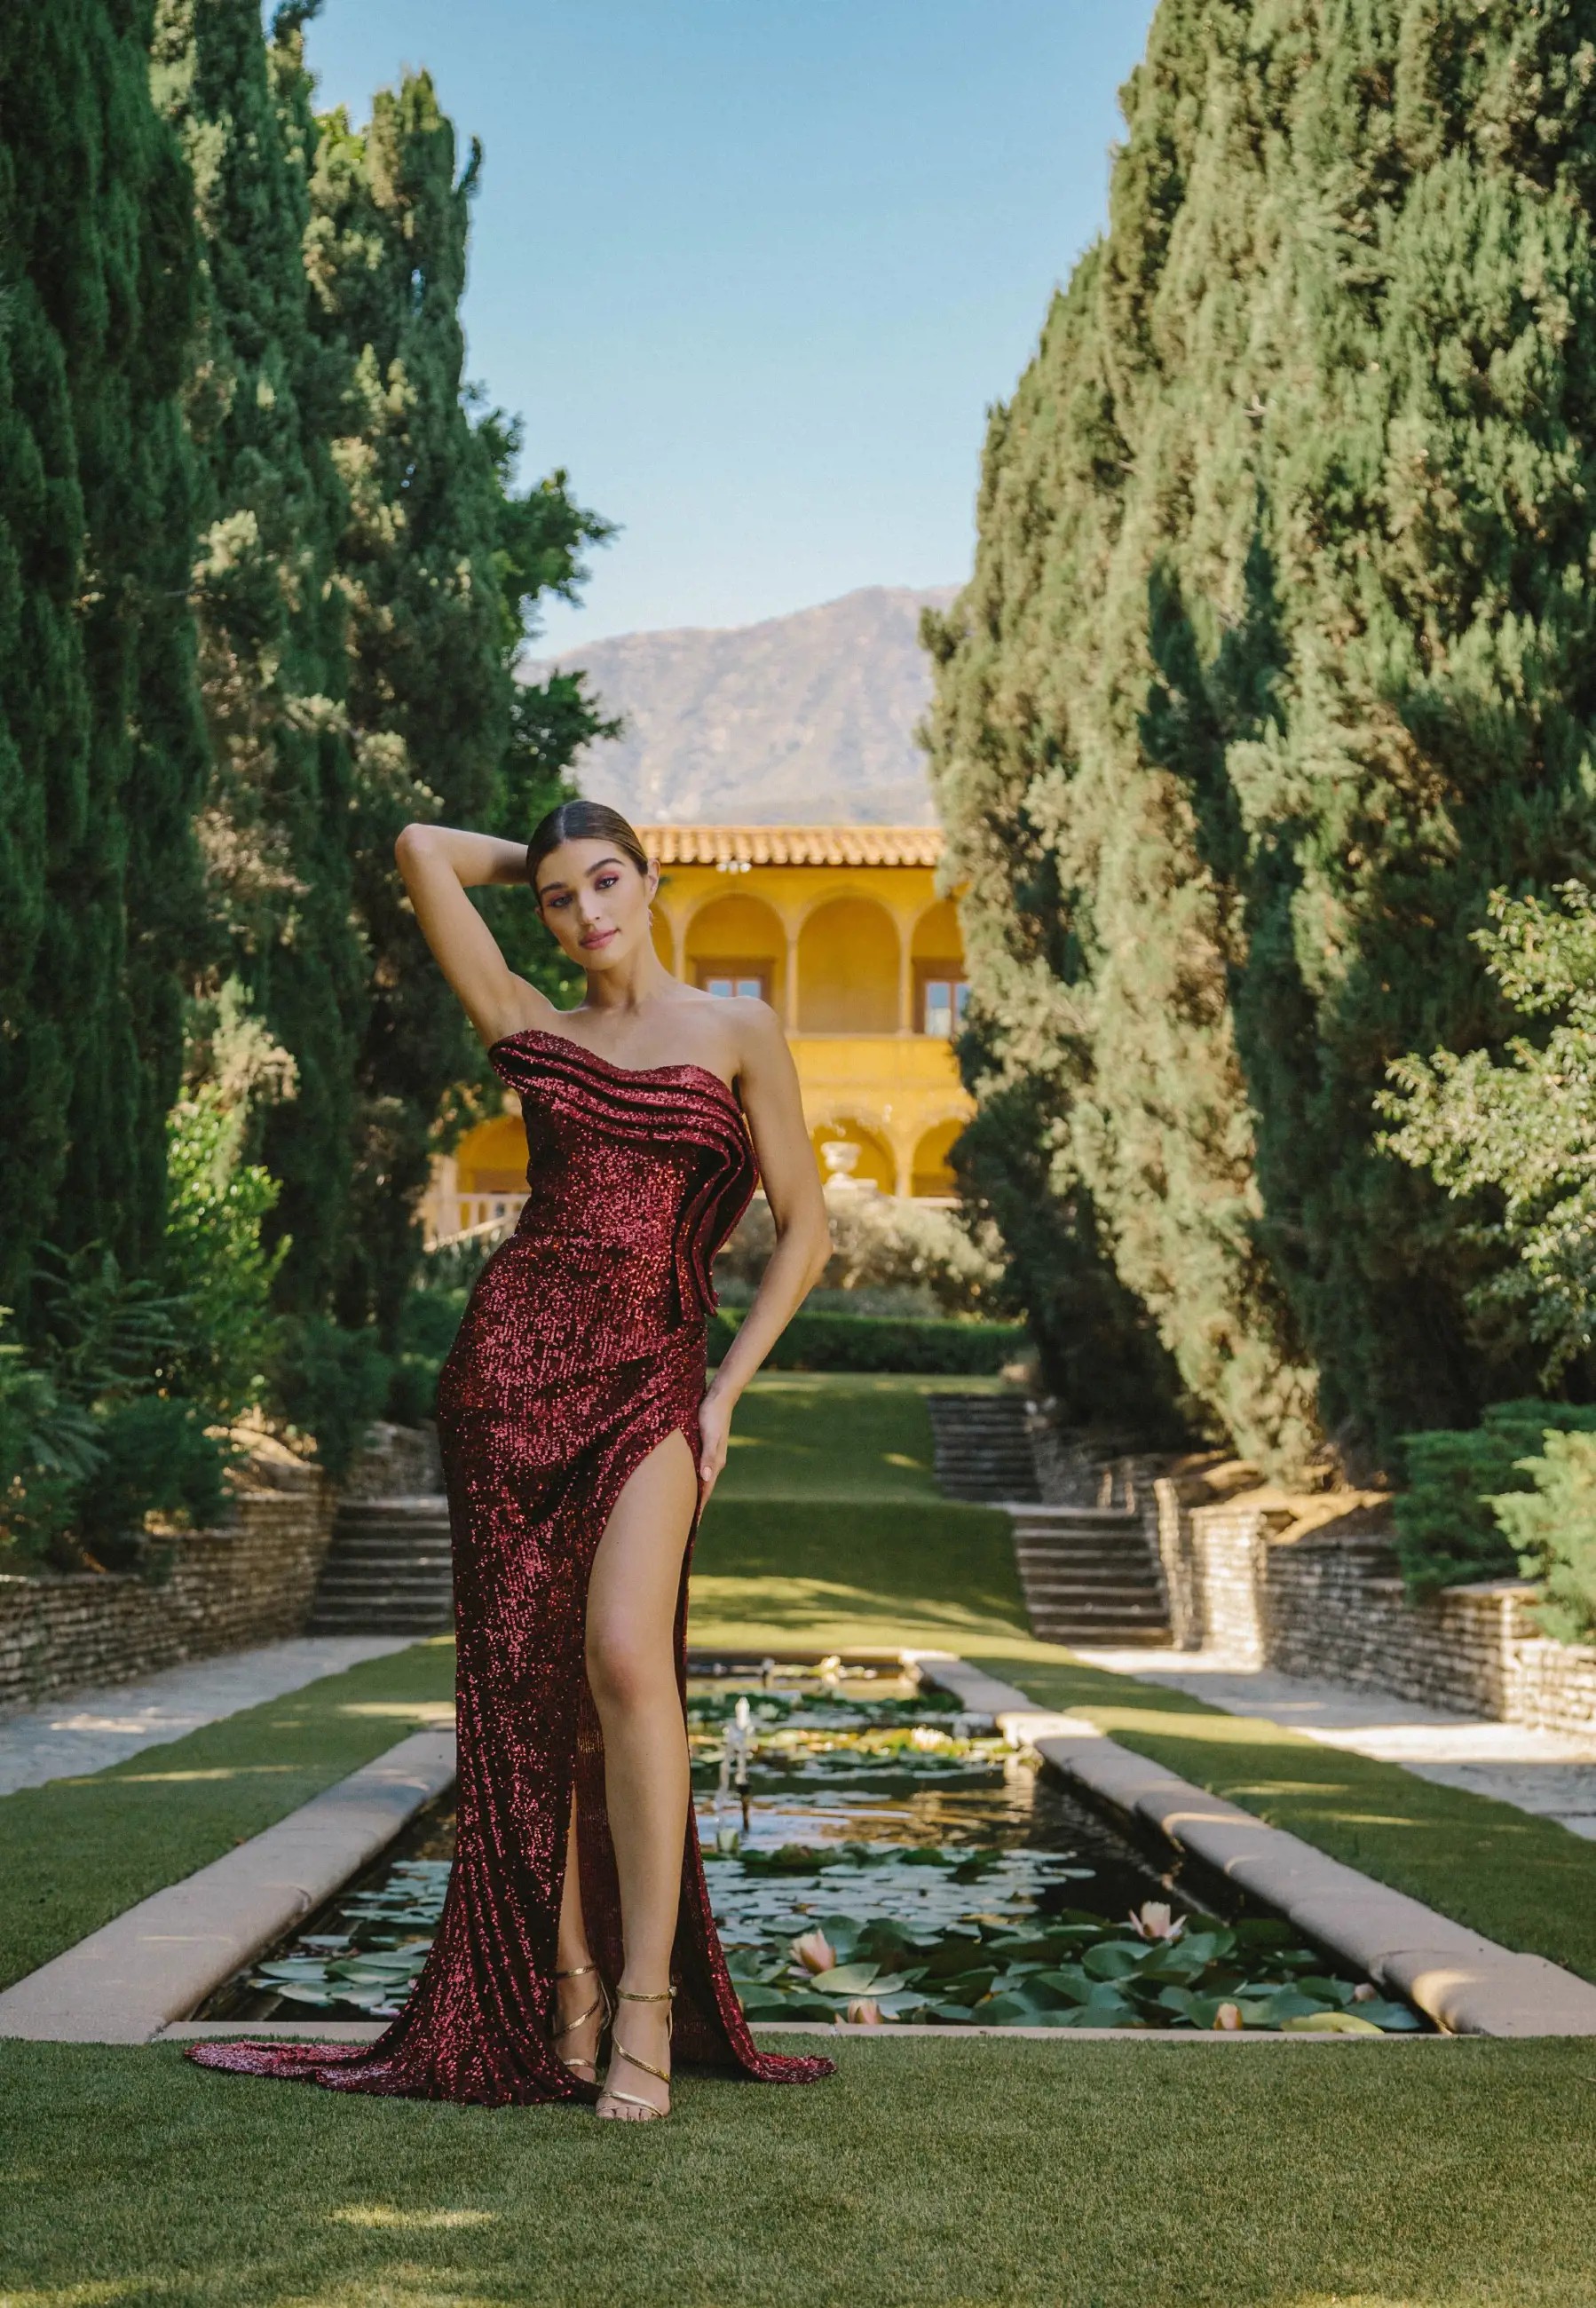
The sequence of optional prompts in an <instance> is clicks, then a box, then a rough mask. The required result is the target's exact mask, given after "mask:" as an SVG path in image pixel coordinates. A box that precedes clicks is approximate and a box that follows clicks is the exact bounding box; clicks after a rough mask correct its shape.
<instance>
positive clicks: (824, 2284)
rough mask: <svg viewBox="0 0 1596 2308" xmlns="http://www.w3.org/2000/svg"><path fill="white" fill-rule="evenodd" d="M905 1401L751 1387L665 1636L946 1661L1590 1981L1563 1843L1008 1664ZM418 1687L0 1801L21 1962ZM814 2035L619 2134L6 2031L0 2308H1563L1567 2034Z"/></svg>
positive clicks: (281, 1792) (301, 1777) (1581, 2058)
mask: <svg viewBox="0 0 1596 2308" xmlns="http://www.w3.org/2000/svg"><path fill="white" fill-rule="evenodd" d="M927 1383H929V1382H919V1381H911V1382H893V1381H883V1380H876V1379H867V1378H861V1379H846V1380H825V1379H820V1378H808V1377H798V1376H792V1377H789V1376H785V1375H783V1376H781V1377H776V1378H772V1380H770V1381H768V1382H764V1383H763V1384H762V1385H759V1386H757V1387H756V1388H755V1390H754V1391H753V1392H752V1393H751V1394H750V1395H749V1396H748V1397H747V1398H746V1399H745V1401H744V1403H743V1404H742V1406H741V1408H740V1410H739V1416H738V1441H737V1446H736V1450H735V1451H734V1455H733V1458H732V1461H731V1464H730V1466H729V1469H728V1474H727V1477H726V1478H725V1480H724V1482H723V1483H722V1485H721V1486H720V1490H719V1494H718V1495H717V1497H716V1498H715V1499H714V1501H713V1502H712V1505H711V1508H710V1510H709V1512H708V1514H707V1515H706V1517H705V1520H704V1529H703V1536H702V1540H701V1554H700V1575H699V1577H698V1579H697V1580H695V1615H694V1640H696V1641H701V1642H705V1643H721V1642H737V1643H738V1644H743V1643H747V1644H750V1645H757V1646H762V1647H763V1646H770V1647H777V1646H781V1645H794V1644H797V1643H800V1642H802V1643H805V1644H813V1645H815V1646H824V1647H827V1648H833V1647H841V1646H845V1645H853V1644H869V1645H873V1646H874V1645H892V1644H896V1643H902V1642H916V1643H920V1644H932V1643H935V1644H940V1645H943V1646H945V1647H946V1648H950V1649H961V1650H963V1651H965V1652H966V1653H967V1654H968V1655H971V1656H974V1657H979V1658H981V1659H982V1661H983V1662H984V1663H985V1664H987V1665H988V1666H990V1667H991V1668H992V1670H993V1671H994V1672H996V1673H999V1674H1002V1675H1005V1676H1006V1677H1008V1678H1009V1679H1010V1680H1011V1681H1014V1682H1017V1683H1019V1684H1022V1686H1023V1687H1024V1688H1026V1689H1027V1690H1028V1691H1030V1692H1031V1693H1032V1694H1033V1695H1034V1696H1035V1697H1036V1698H1037V1699H1038V1700H1039V1701H1040V1702H1042V1703H1044V1704H1047V1705H1069V1706H1071V1707H1078V1708H1080V1709H1082V1710H1083V1712H1085V1713H1087V1714H1089V1715H1091V1718H1092V1719H1094V1720H1095V1721H1097V1722H1099V1723H1100V1724H1102V1726H1103V1727H1105V1728H1106V1729H1109V1730H1111V1731H1112V1732H1113V1733H1114V1734H1115V1735H1117V1736H1118V1737H1121V1738H1123V1739H1125V1740H1126V1743H1127V1744H1131V1745H1134V1746H1136V1747H1138V1748H1140V1749H1142V1750H1143V1752H1145V1753H1154V1754H1157V1755H1159V1756H1160V1759H1161V1760H1164V1761H1169V1762H1170V1763H1171V1764H1172V1765H1173V1766H1174V1767H1175V1768H1177V1769H1178V1770H1181V1771H1183V1772H1185V1773H1186V1775H1187V1776H1189V1777H1191V1778H1195V1779H1197V1780H1199V1781H1200V1782H1202V1783H1203V1784H1206V1785H1208V1786H1211V1787H1220V1788H1222V1789H1223V1790H1224V1791H1225V1792H1226V1793H1228V1794H1229V1795H1232V1796H1234V1797H1235V1798H1236V1799H1237V1800H1238V1801H1240V1802H1243V1803H1246V1804H1249V1805H1250V1806H1251V1807H1252V1808H1254V1809H1255V1810H1257V1811H1259V1812H1262V1813H1265V1814H1266V1815H1267V1816H1269V1817H1272V1818H1279V1819H1281V1821H1282V1823H1284V1824H1287V1825H1290V1826H1292V1827H1294V1828H1296V1829H1297V1830H1298V1831H1299V1832H1301V1833H1304V1834H1307V1835H1309V1836H1310V1837H1311V1838H1312V1839H1314V1840H1315V1841H1316V1842H1319V1843H1321V1844H1323V1845H1324V1847H1326V1848H1329V1849H1333V1850H1336V1851H1338V1852H1341V1853H1343V1854H1344V1855H1345V1856H1349V1857H1352V1858H1355V1859H1357V1860H1358V1861H1359V1863H1360V1864H1364V1865H1366V1866H1367V1867H1368V1868H1369V1869H1370V1870H1371V1872H1373V1873H1378V1874H1383V1875H1385V1876H1386V1877H1387V1879H1388V1880H1391V1881H1393V1882H1404V1883H1405V1884H1406V1883H1411V1885H1412V1887H1413V1888H1415V1889H1421V1890H1423V1891H1424V1892H1425V1895H1426V1896H1429V1897H1433V1898H1434V1899H1436V1904H1437V1905H1440V1906H1442V1907H1445V1908H1447V1909H1449V1911H1451V1912H1453V1913H1457V1914H1463V1913H1468V1914H1469V1915H1470V1916H1471V1918H1472V1919H1473V1920H1477V1921H1480V1922H1481V1923H1484V1924H1485V1925H1486V1927H1487V1928H1490V1929H1492V1930H1494V1931H1495V1932H1497V1934H1498V1935H1499V1936H1501V1937H1503V1938H1505V1939H1508V1940H1510V1941H1511V1942H1514V1944H1520V1945H1525V1946H1537V1947H1543V1948H1544V1949H1545V1951H1547V1952H1549V1953H1556V1954H1558V1955H1559V1956H1560V1958H1561V1959H1563V1960H1566V1961H1573V1960H1574V1959H1575V1958H1576V1957H1580V1958H1581V1959H1582V1960H1584V1961H1585V1962H1586V1964H1587V1968H1588V1964H1589V1957H1590V1954H1591V1950H1590V1948H1589V1943H1588V1940H1587V1937H1586V1934H1587V1933H1588V1930H1589V1926H1588V1925H1586V1924H1585V1923H1584V1922H1583V1921H1582V1917H1583V1916H1591V1915H1592V1914H1596V1848H1593V1847H1592V1846H1590V1845H1588V1844H1583V1843H1581V1842H1580V1841H1579V1840H1578V1839H1576V1838H1574V1837H1573V1836H1570V1835H1567V1834H1566V1831H1565V1830H1561V1829H1556V1828H1551V1827H1548V1826H1546V1825H1544V1824H1542V1823H1537V1822H1534V1821H1524V1820H1523V1818H1522V1817H1521V1815H1520V1814H1518V1813H1508V1812H1504V1811H1503V1810H1502V1808H1501V1807H1500V1806H1497V1805H1495V1804H1484V1803H1481V1802H1480V1800H1479V1799H1478V1798H1476V1797H1472V1796H1463V1795H1456V1794H1454V1793H1452V1792H1451V1791H1450V1790H1445V1789H1441V1788H1436V1787H1430V1786H1428V1784H1427V1783H1426V1782H1424V1781H1422V1780H1419V1779H1415V1778H1411V1776H1410V1775H1409V1774H1408V1773H1406V1772H1404V1771H1402V1770H1398V1769H1396V1768H1395V1767H1394V1766H1392V1765H1383V1764H1374V1763H1366V1762H1364V1761H1361V1759H1359V1758H1357V1757H1350V1756H1347V1755H1344V1754H1342V1753H1336V1752H1335V1751H1333V1750H1330V1749H1325V1748H1319V1747H1316V1746H1315V1745H1314V1744H1313V1743H1312V1742H1310V1741H1307V1740H1304V1739H1302V1738H1300V1736H1298V1735H1295V1734H1292V1733H1290V1732H1286V1731H1281V1730H1277V1729H1276V1727H1273V1726H1271V1725H1261V1724H1258V1723H1255V1722H1244V1721H1241V1720H1239V1719H1238V1718H1231V1717H1229V1716H1224V1715H1220V1714H1217V1713H1215V1712H1214V1710H1212V1709H1207V1708H1203V1707H1202V1706H1201V1705H1200V1704H1199V1703H1197V1702H1196V1701H1189V1700H1185V1699H1180V1698H1178V1697H1176V1696H1175V1695H1174V1694H1170V1693H1165V1692H1156V1691H1149V1690H1146V1689H1143V1687H1142V1686H1140V1685H1136V1684H1129V1683H1126V1682H1125V1681H1123V1680H1121V1679H1119V1678H1117V1677H1111V1676H1108V1675H1101V1674H1099V1673H1096V1672H1094V1671H1092V1670H1090V1669H1087V1668H1085V1667H1083V1666H1080V1665H1079V1663H1078V1662H1076V1661H1074V1660H1073V1659H1072V1658H1071V1657H1070V1655H1069V1654H1068V1653H1067V1652H1065V1651H1063V1650H1061V1649H1058V1648H1057V1647H1056V1646H1052V1645H1048V1644H1044V1643H1038V1642H1035V1641H1032V1639H1031V1637H1030V1636H1029V1635H1028V1634H1027V1633H1026V1632H1025V1629H1024V1621H1023V1615H1022V1611H1021V1608H1020V1603H1019V1596H1018V1592H1017V1589H1016V1586H1015V1580H1014V1568H1013V1563H1012V1559H1011V1555H1010V1551H1009V1543H1008V1533H1007V1527H1006V1522H1005V1518H1003V1517H1002V1516H1000V1515H998V1514H996V1513H995V1512H993V1511H990V1510H987V1509H982V1508H979V1507H962V1506H957V1505H953V1504H951V1503H948V1502H946V1501H944V1500H941V1499H939V1498H937V1497H936V1494H935V1492H934V1490H933V1489H932V1487H931V1485H930V1481H929V1475H928V1467H929V1448H928V1436H927V1430H926V1425H925V1418H924V1412H923V1408H922V1407H921V1405H920V1403H919V1395H920V1394H921V1393H922V1392H924V1391H926V1385H927ZM448 1669H449V1649H448V1646H447V1645H446V1644H427V1645H418V1646H417V1647H416V1648H415V1649H411V1650H410V1651H407V1652H405V1653H403V1654H401V1655H399V1656H398V1657H396V1658H392V1659H385V1660H381V1661H375V1662H373V1663H372V1664H371V1665H369V1666H365V1667H361V1668H357V1669H355V1670H353V1671H352V1673H351V1674H349V1675H341V1676H337V1677H332V1678H329V1679H328V1680H327V1681H326V1682H325V1683H322V1684H315V1685H313V1686H311V1688H310V1689H309V1690H307V1691H306V1692H300V1693H297V1694H295V1695H294V1696H293V1697H292V1698H291V1699H288V1700H281V1701H274V1702H273V1703H272V1705H270V1706H267V1707H263V1708H257V1709H254V1710H252V1711H251V1713H250V1714H248V1715H246V1716H239V1717H235V1718H233V1719H232V1721H231V1722H230V1723H228V1724H222V1725H217V1726H214V1727H211V1729H210V1730H207V1731H202V1732H196V1733H194V1734H193V1735H191V1736H190V1737H189V1738H187V1739H184V1740H181V1741H177V1742H176V1743H174V1744H172V1745H170V1746H168V1747H162V1748H159V1749H155V1750H152V1751H150V1752H148V1753H146V1754H144V1755H142V1756H141V1757H138V1758H136V1759H134V1761H132V1762H130V1763H128V1764H125V1765H124V1766H122V1767H121V1768H120V1769H119V1770H116V1771H112V1772H107V1773H103V1774H99V1775H97V1776H96V1777H95V1778H91V1779H85V1780H82V1781H76V1782H69V1783H65V1785H57V1786H56V1787H53V1788H48V1789H43V1790H39V1791H38V1792H37V1793H36V1794H31V1795H28V1796H13V1797H11V1798H10V1799H9V1801H8V1802H7V1803H5V1804H0V1859H4V1860H8V1861H9V1863H10V1873H9V1880H10V1881H11V1882H12V1883H13V1887H14V1888H13V1895H12V1898H11V1899H10V1900H9V1901H8V1904H7V1922H6V1925H5V1932H6V1940H7V1945H8V1947H9V1948H10V1950H11V1952H12V1953H13V1958H15V1959H18V1960H20V1959H22V1957H23V1956H24V1955H26V1956H27V1959H29V1960H32V1959H37V1951H39V1949H41V1948H42V1949H44V1950H45V1951H47V1950H48V1947H49V1946H50V1945H51V1944H54V1943H56V1942H59V1941H60V1939H61V1938H62V1936H63V1935H64V1934H65V1936H68V1937H71V1936H75V1935H76V1933H77V1932H78V1931H80V1930H86V1929H88V1928H90V1926H91V1924H92V1923H95V1922H98V1921H99V1920H100V1919H101V1917H102V1916H104V1915H106V1914H108V1913H109V1912H111V1911H112V1909H113V1908H115V1907H116V1906H117V1905H119V1904H123V1903H124V1902H125V1901H126V1900H127V1899H133V1898H136V1897H138V1896H140V1895H141V1893H142V1892H143V1891H145V1890H149V1889H151V1888H152V1885H153V1884H154V1883H156V1882H160V1881H164V1880H167V1879H168V1877H169V1876H170V1875H172V1874H175V1873H181V1872H183V1870H184V1869H185V1868H186V1867H190V1866H194V1865H197V1864H202V1863H203V1860H204V1859H206V1858H208V1857H211V1856H214V1854H215V1853H216V1852H217V1851H218V1850H221V1849H225V1848H227V1847H229V1845H230V1844H231V1843H232V1842H233V1841H234V1840H236V1839H238V1838H239V1837H241V1836H243V1835H246V1834H249V1833H252V1832H254V1831H255V1830H256V1829H258V1828H259V1827H261V1826H263V1825H264V1824H265V1823H266V1822H267V1821H269V1820H271V1819H274V1818H277V1817H279V1816H280V1815H281V1813H283V1812H284V1811H286V1810H287V1809H289V1807H290V1806H291V1805H292V1804H295V1803H298V1802H300V1801H302V1800H303V1799H304V1798H305V1796H306V1795H308V1794H310V1793H312V1792H314V1790H315V1788H316V1787H321V1786H324V1785H325V1784H327V1782H328V1781H329V1780H330V1779H332V1778H335V1777H337V1776H338V1775H339V1774H340V1773H341V1772H342V1771H345V1770H350V1769H352V1768H353V1767H354V1766H355V1765H356V1764H357V1763H358V1762H359V1761H361V1760H363V1759H364V1758H365V1757H366V1756H367V1755H369V1754H370V1753H374V1752H375V1751H376V1750H377V1749H378V1748H380V1747H382V1746H383V1745H384V1744H387V1742H388V1741H389V1740H390V1739H392V1738H393V1737H394V1736H397V1735H401V1734H402V1732H403V1731H404V1730H405V1729H407V1728H409V1727H410V1726H411V1725H412V1724H414V1723H416V1722H418V1721H425V1720H427V1719H433V1718H436V1712H437V1710H438V1709H439V1708H440V1707H441V1706H443V1705H444V1704H445V1703H446V1693H447V1684H448ZM41 1855H43V1865H42V1870H41V1865H40V1857H41ZM30 1950H31V1951H33V1953H32V1954H28V1951H30ZM794 2040H795V2039H792V2038H785V2039H782V2041H783V2045H784V2047H785V2046H791V2045H794ZM834 2048H835V2049H836V2052H837V2056H838V2058H839V2060H840V2063H841V2073H840V2075H839V2076H838V2077H837V2078H836V2079H834V2080H833V2081H831V2082H829V2083H827V2084H824V2085H821V2086H816V2087H815V2088H811V2089H807V2090H801V2091H776V2090H769V2091H766V2090H760V2089H758V2088H754V2087H750V2086H747V2085H739V2084H733V2083H729V2082H725V2081H721V2080H711V2079H704V2078H694V2077H693V2076H690V2075H689V2076H684V2077H683V2078H682V2079H681V2081H680V2087H679V2091H678V2095H677V2114H676V2116H675V2117H674V2119H673V2120H672V2121H671V2122H670V2123H669V2124H666V2125H659V2126H649V2127H646V2128H643V2129H634V2128H632V2127H625V2128H621V2127H617V2126H608V2125H606V2126H600V2125H599V2124H596V2123H593V2122H592V2121H591V2118H589V2117H588V2116H586V2115H585V2114H581V2113H578V2112H574V2111H570V2110H565V2109H532V2110H506V2111H498V2112H492V2113H489V2112H485V2111H480V2110H476V2109H469V2108H453V2107H435V2106H425V2105H420V2104H416V2103H410V2102H406V2101H393V2102H383V2101H363V2100H358V2099H356V2100H345V2099H342V2098H340V2097H334V2096H332V2095H331V2094H325V2093H320V2092H316V2091H314V2090H310V2089H307V2088H302V2087H294V2086H289V2085H284V2084H274V2083H268V2082H264V2081H257V2080H246V2079H235V2078H229V2077H221V2076H217V2075H214V2074H207V2073H205V2072H203V2071H199V2070H196V2069H194V2068H193V2067H192V2066H190V2065H188V2064H186V2063H185V2062H183V2061H182V2060H181V2058H180V2057H179V2056H178V2054H177V2052H176V2050H175V2049H174V2048H172V2047H169V2046H159V2047H156V2048H154V2049H150V2050H128V2051H123V2050H109V2049H103V2048H99V2047H96V2046H91V2045H26V2044H0V2178H3V2183H4V2187H5V2190H6V2197H5V2200H4V2209H3V2210H0V2308H140V2304H143V2303H149V2304H151V2308H157V2304H159V2308H479V2304H498V2303H505V2304H517V2303H528V2304H538V2303H549V2304H558V2308H590V2304H592V2308H633V2304H637V2308H643V2304H647V2308H654V2304H660V2308H667V2304H669V2308H763V2304H771V2308H788V2304H791V2308H838V2304H841V2303H843V2302H851V2301H853V2300H855V2299H861V2300H864V2301H867V2302H869V2303H872V2304H875V2303H880V2304H883V2308H893V2304H898V2303H902V2304H905V2308H907V2304H910V2303H916V2304H919V2303H924V2304H928V2308H1005V2304H1013V2308H1241V2304H1248V2303H1255V2302H1256V2303H1267V2304H1269V2308H1487V2304H1489V2308H1543V2304H1556V2308H1596V2273H1593V2269H1596V2255H1593V2254H1592V2249H1591V2245H1590V2242H1589V2217H1588V2211H1587V2209H1586V2208H1587V2206H1588V2204H1589V2202H1590V2200H1591V2192H1592V2186H1593V2184H1596V2124H1593V2123H1592V2117H1593V2116H1596V2046H1592V2045H1586V2044H1583V2043H1581V2042H1569V2043H1544V2044H1511V2043H1500V2044H1488V2043H1479V2042H1463V2043H1446V2042H1437V2041H1436V2040H1433V2039H1410V2040H1407V2041H1402V2040H1400V2039H1399V2040H1395V2041H1385V2042H1382V2043H1353V2044H1344V2043H1343V2044H1316V2045H1303V2044H1298V2045H1279V2044H1262V2043H1253V2044H1247V2043H1240V2044H1238V2043H1234V2042H1230V2043H1226V2044H1217V2043H1216V2044H1212V2045H1211V2044H1193V2043H1186V2044H1184V2045H1172V2044H1168V2043H1165V2044H1158V2043H1119V2044H1113V2045H1106V2044H1090V2043H1083V2042H1080V2041H1070V2040H1067V2039H1060V2040H1059V2041H1057V2042H1052V2043H1046V2044H1029V2043H1012V2044H1005V2043H996V2042H993V2041H991V2040H989V2039H988V2040H984V2041H983V2040H980V2039H967V2040H965V2041H963V2042H960V2043H949V2042H947V2041H946V2040H945V2039H940V2040H938V2039H926V2040H923V2041H919V2042H916V2041H914V2040H912V2039H904V2038H901V2037H900V2038H892V2039H884V2040H882V2041H880V2042H877V2043H861V2042H858V2040H856V2039H848V2040H845V2041H843V2042H842V2043H841V2044H839V2045H836V2046H835V2047H834Z"/></svg>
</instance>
